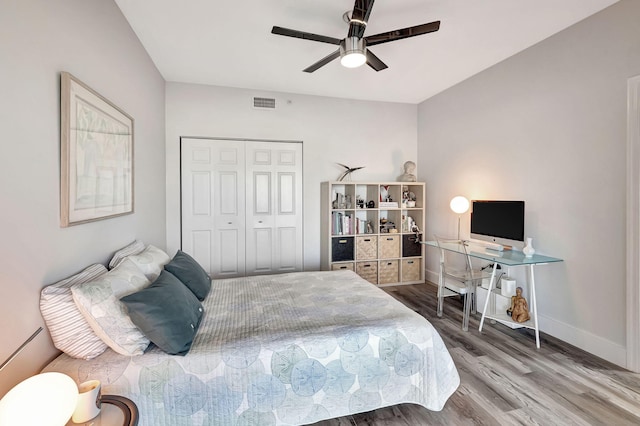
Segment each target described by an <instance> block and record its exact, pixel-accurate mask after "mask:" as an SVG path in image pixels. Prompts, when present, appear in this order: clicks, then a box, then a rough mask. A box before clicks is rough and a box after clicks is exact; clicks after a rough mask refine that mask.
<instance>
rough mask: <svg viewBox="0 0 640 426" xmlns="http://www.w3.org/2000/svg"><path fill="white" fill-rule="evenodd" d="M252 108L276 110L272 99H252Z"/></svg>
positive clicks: (274, 101)
mask: <svg viewBox="0 0 640 426" xmlns="http://www.w3.org/2000/svg"><path fill="white" fill-rule="evenodd" d="M253 107H254V108H257V109H276V100H275V99H274V98H258V97H254V98H253Z"/></svg>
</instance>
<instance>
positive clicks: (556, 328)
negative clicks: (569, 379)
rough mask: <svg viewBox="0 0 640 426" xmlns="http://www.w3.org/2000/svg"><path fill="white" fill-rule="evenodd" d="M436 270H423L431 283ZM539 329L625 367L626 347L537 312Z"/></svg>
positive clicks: (435, 275)
mask: <svg viewBox="0 0 640 426" xmlns="http://www.w3.org/2000/svg"><path fill="white" fill-rule="evenodd" d="M438 275H439V274H438V272H435V271H430V270H425V278H426V280H427V281H430V282H431V283H437V282H438ZM538 321H539V323H540V331H543V332H544V333H547V334H548V335H550V336H553V337H555V338H557V339H560V340H562V341H564V342H567V343H569V344H571V345H573V346H575V347H577V348H580V349H582V350H584V351H587V352H589V353H591V354H593V355H595V356H598V357H600V358H602V359H605V360H607V361H609V362H612V363H614V364H616V365H619V366H620V367H623V368H627V348H626V347H625V346H623V345H619V344H617V343H615V342H612V341H610V340H607V339H605V338H602V337H600V336H598V335H595V334H593V333H590V332H588V331H585V330H582V329H580V328H577V327H574V326H572V325H570V324H566V323H564V322H562V321H558V320H556V319H553V318H551V317H548V316H545V315H540V314H538Z"/></svg>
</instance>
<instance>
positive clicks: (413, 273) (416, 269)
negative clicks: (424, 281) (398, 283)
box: [402, 258, 422, 282]
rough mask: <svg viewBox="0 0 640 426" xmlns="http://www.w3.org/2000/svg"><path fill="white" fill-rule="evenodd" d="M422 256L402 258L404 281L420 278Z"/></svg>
mask: <svg viewBox="0 0 640 426" xmlns="http://www.w3.org/2000/svg"><path fill="white" fill-rule="evenodd" d="M421 264H422V262H421V260H420V258H415V259H403V260H402V282H408V281H419V280H420V265H421Z"/></svg>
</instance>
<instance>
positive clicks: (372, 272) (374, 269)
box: [356, 262, 378, 284]
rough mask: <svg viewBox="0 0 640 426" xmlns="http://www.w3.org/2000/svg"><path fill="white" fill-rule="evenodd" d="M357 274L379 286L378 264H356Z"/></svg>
mask: <svg viewBox="0 0 640 426" xmlns="http://www.w3.org/2000/svg"><path fill="white" fill-rule="evenodd" d="M356 274H358V275H360V276H361V277H362V278H364V279H365V280H367V281H369V282H370V283H372V284H378V262H358V263H356Z"/></svg>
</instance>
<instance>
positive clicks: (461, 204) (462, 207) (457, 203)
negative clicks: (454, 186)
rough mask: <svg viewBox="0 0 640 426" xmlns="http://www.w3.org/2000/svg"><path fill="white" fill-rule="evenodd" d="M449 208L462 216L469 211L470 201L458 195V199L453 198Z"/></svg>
mask: <svg viewBox="0 0 640 426" xmlns="http://www.w3.org/2000/svg"><path fill="white" fill-rule="evenodd" d="M449 206H450V207H451V210H453V211H454V212H455V213H458V214H462V213H465V212H466V211H467V210H469V200H467V199H466V198H465V197H463V196H461V195H458V196H457V197H453V199H452V200H451V203H450V204H449Z"/></svg>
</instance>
